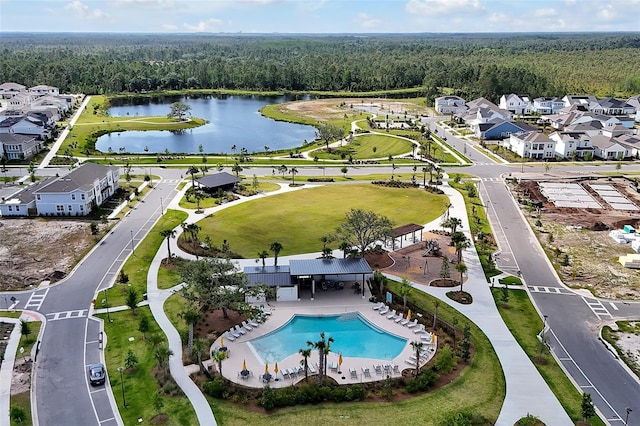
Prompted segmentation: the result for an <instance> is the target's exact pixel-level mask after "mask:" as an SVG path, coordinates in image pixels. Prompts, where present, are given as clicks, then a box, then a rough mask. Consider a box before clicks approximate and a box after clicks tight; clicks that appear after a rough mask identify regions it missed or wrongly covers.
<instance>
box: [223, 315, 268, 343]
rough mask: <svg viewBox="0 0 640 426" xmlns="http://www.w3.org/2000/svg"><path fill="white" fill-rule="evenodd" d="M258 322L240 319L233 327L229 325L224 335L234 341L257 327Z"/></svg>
mask: <svg viewBox="0 0 640 426" xmlns="http://www.w3.org/2000/svg"><path fill="white" fill-rule="evenodd" d="M259 325H260V324H258V323H257V322H255V321H254V320H251V319H250V320H247V321H242V324H241V325H236V326H235V327H231V328H230V329H229V330H228V331H226V332H225V337H226V338H227V339H229V340H230V341H232V342H233V341H234V340H235V339H237V338H238V337H241V336H243V335H245V334H247V331H251V330H253V329H254V328H256V327H258V326H259Z"/></svg>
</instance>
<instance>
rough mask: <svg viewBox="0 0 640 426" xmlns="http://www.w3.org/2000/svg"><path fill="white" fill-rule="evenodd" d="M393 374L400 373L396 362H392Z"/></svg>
mask: <svg viewBox="0 0 640 426" xmlns="http://www.w3.org/2000/svg"><path fill="white" fill-rule="evenodd" d="M393 374H401V373H400V366H399V365H398V364H393Z"/></svg>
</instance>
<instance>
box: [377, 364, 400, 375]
mask: <svg viewBox="0 0 640 426" xmlns="http://www.w3.org/2000/svg"><path fill="white" fill-rule="evenodd" d="M373 370H374V371H375V372H376V374H377V375H379V376H381V375H382V374H389V375H393V374H400V366H399V365H397V364H385V365H380V364H376V365H374V366H373Z"/></svg>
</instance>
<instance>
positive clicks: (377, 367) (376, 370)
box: [373, 364, 382, 375]
mask: <svg viewBox="0 0 640 426" xmlns="http://www.w3.org/2000/svg"><path fill="white" fill-rule="evenodd" d="M373 369H374V370H375V372H376V374H378V375H382V366H381V365H379V364H378V365H374V366H373Z"/></svg>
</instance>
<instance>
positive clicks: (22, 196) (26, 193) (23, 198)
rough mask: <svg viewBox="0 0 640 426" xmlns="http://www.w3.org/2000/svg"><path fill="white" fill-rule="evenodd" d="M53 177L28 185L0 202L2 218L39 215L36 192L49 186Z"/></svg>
mask: <svg viewBox="0 0 640 426" xmlns="http://www.w3.org/2000/svg"><path fill="white" fill-rule="evenodd" d="M52 179H54V178H52V177H46V178H44V179H42V180H41V181H38V182H36V183H34V184H31V185H28V186H27V187H25V188H23V189H21V190H20V191H18V192H16V193H15V194H12V195H10V196H8V197H3V198H2V199H1V200H0V216H2V217H8V216H35V215H37V214H38V209H37V208H36V196H35V194H34V192H35V191H37V190H38V189H40V188H42V187H43V186H45V185H48V184H49V182H51V180H52Z"/></svg>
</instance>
